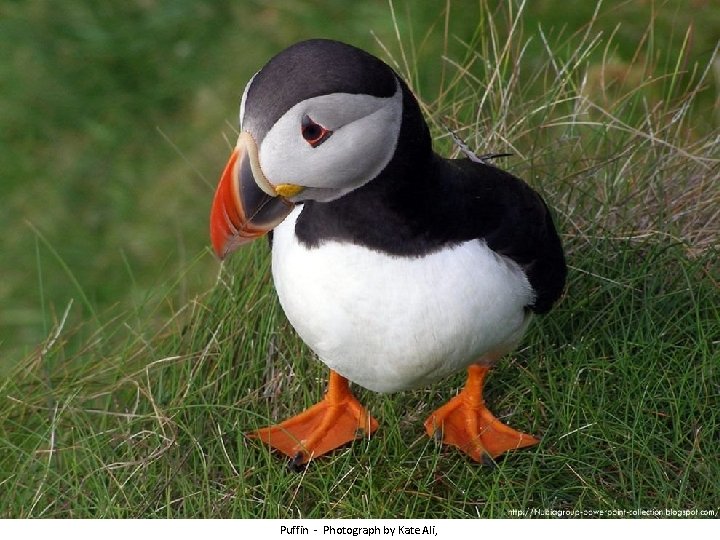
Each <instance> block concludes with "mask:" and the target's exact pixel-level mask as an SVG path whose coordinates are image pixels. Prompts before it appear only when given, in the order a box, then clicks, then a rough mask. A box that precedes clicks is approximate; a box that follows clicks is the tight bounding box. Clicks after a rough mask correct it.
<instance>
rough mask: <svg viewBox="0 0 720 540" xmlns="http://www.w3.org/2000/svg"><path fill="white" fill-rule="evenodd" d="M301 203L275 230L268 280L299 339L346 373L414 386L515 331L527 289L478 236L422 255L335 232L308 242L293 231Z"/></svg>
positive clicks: (522, 318) (365, 382) (512, 339)
mask: <svg viewBox="0 0 720 540" xmlns="http://www.w3.org/2000/svg"><path fill="white" fill-rule="evenodd" d="M300 210H301V208H300V207H298V208H296V209H295V210H294V211H293V213H292V214H291V215H290V216H288V218H287V219H286V220H285V221H284V222H283V223H282V224H281V225H280V226H279V227H277V228H276V229H275V232H274V236H273V250H272V272H273V278H274V280H275V287H276V289H277V292H278V296H279V298H280V303H281V305H282V307H283V309H284V311H285V314H286V315H287V317H288V319H289V321H290V323H291V324H292V325H293V326H294V327H295V329H296V330H297V332H298V334H300V337H301V338H302V339H303V341H305V342H306V343H307V344H308V345H309V346H310V348H312V349H313V351H315V353H316V354H317V355H318V356H319V357H320V359H321V360H322V361H323V362H324V363H325V364H327V366H328V367H330V368H331V369H334V370H335V371H337V372H338V373H340V374H341V375H343V376H345V377H347V378H348V379H350V380H351V381H353V382H355V383H357V384H359V385H361V386H364V387H365V388H369V389H370V390H374V391H377V392H392V391H395V390H403V389H408V388H416V387H419V386H422V385H426V384H429V383H432V382H434V381H436V380H438V379H440V378H442V377H445V376H447V375H450V374H452V373H454V372H456V371H458V370H461V369H463V368H465V367H467V366H468V365H470V364H471V363H473V362H475V361H477V360H478V359H480V358H481V357H483V358H485V359H496V358H499V357H500V356H501V355H503V354H505V353H506V352H509V351H510V350H512V349H513V348H514V347H515V345H516V344H517V342H518V341H519V340H520V338H521V337H522V334H523V333H524V331H525V328H526V327H527V323H528V321H529V317H528V316H527V315H526V312H525V310H524V306H526V305H528V304H529V303H531V302H532V299H533V292H532V288H531V287H530V284H529V283H528V280H527V278H526V276H525V274H524V273H523V272H522V271H521V270H520V268H519V267H518V266H517V265H516V264H515V263H514V262H512V261H510V260H509V259H506V258H504V257H501V256H499V255H497V254H496V253H494V252H493V251H492V250H490V249H489V248H488V247H487V246H486V245H485V244H484V243H483V242H480V241H470V242H466V243H463V244H460V245H458V246H456V247H454V248H448V249H444V250H441V251H439V252H436V253H431V254H429V255H426V256H423V257H397V256H391V255H387V254H384V253H380V252H377V251H374V250H370V249H367V248H364V247H361V246H356V245H353V244H350V243H341V242H334V241H331V242H325V243H323V244H322V245H320V246H319V247H317V248H312V249H307V248H306V247H304V246H303V245H301V244H300V243H299V242H298V241H297V238H296V236H295V221H296V219H297V216H298V214H299V212H300Z"/></svg>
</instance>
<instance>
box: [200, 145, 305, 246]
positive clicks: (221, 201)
mask: <svg viewBox="0 0 720 540" xmlns="http://www.w3.org/2000/svg"><path fill="white" fill-rule="evenodd" d="M278 187H280V186H278ZM280 191H282V190H280ZM294 206H295V205H294V203H292V202H290V201H289V200H287V199H286V198H285V197H282V196H279V193H278V191H276V190H275V188H274V187H273V186H272V184H270V182H268V180H267V179H266V178H265V176H264V175H263V173H262V169H260V163H259V161H258V151H257V145H256V144H255V141H254V140H253V138H252V136H251V135H250V134H249V133H247V132H243V133H241V134H240V137H239V138H238V142H237V146H236V147H235V150H233V152H232V154H231V155H230V159H229V160H228V162H227V165H226V166H225V170H224V171H223V173H222V176H221V177H220V183H219V184H218V187H217V190H216V191H215V198H214V200H213V203H212V208H211V210H210V239H211V241H212V246H213V249H214V250H215V253H216V254H217V256H218V257H219V258H221V259H224V258H225V257H226V256H227V255H228V254H229V253H231V252H232V251H234V250H236V249H237V248H239V247H240V246H242V245H244V244H247V243H248V242H251V241H252V240H254V239H256V238H259V237H261V236H263V235H265V234H266V233H267V232H268V231H270V230H272V229H274V228H275V227H277V226H278V225H279V224H280V223H281V222H282V221H283V220H284V219H285V218H286V217H287V215H288V214H289V213H290V212H291V211H292V209H293V207H294Z"/></svg>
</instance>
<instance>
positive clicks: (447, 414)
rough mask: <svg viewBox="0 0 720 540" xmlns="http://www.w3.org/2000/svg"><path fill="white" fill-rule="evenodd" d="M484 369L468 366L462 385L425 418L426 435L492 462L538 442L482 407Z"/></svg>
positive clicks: (476, 457) (478, 366) (484, 460)
mask: <svg viewBox="0 0 720 540" xmlns="http://www.w3.org/2000/svg"><path fill="white" fill-rule="evenodd" d="M488 371H489V368H487V367H486V366H482V365H473V366H470V367H469V368H468V379H467V383H466V384H465V387H464V388H463V389H462V390H461V391H460V393H459V394H458V395H457V396H455V397H454V398H452V399H451V400H450V401H448V402H447V403H446V404H445V405H443V406H442V407H440V408H439V409H438V410H436V411H435V412H433V413H432V414H431V415H430V417H429V418H428V419H427V420H426V421H425V431H426V432H427V434H428V435H430V436H431V437H437V438H439V439H440V440H441V441H442V442H443V443H445V444H449V445H452V446H456V447H458V448H459V449H460V450H462V451H463V452H465V453H466V454H468V455H469V456H470V457H471V458H472V459H474V460H475V461H477V462H480V463H492V461H493V459H494V458H496V457H497V456H499V455H500V454H502V453H504V452H507V451H508V450H515V449H517V448H524V447H527V446H532V445H534V444H537V443H538V442H540V441H539V440H538V439H536V438H535V437H533V436H532V435H528V434H526V433H521V432H520V431H516V430H514V429H513V428H511V427H510V426H507V425H505V424H503V423H502V422H501V421H500V420H498V419H497V418H495V416H493V414H492V413H491V412H490V411H489V410H488V409H487V407H485V402H484V401H483V398H482V388H483V383H484V380H485V375H487V372H488Z"/></svg>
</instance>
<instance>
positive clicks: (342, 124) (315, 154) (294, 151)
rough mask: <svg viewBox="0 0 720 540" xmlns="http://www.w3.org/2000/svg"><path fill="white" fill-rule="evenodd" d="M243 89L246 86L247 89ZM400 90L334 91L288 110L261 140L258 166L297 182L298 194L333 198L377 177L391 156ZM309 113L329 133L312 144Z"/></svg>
mask: <svg viewBox="0 0 720 540" xmlns="http://www.w3.org/2000/svg"><path fill="white" fill-rule="evenodd" d="M246 92H247V90H246ZM402 99H403V97H402V90H401V88H400V84H398V85H397V90H396V91H395V94H394V95H392V96H390V97H388V98H379V97H374V96H369V95H364V94H346V93H335V94H328V95H324V96H318V97H314V98H310V99H306V100H304V101H301V102H300V103H298V104H296V105H295V106H293V107H292V108H291V109H290V110H288V111H287V112H286V113H285V114H284V115H283V116H281V117H280V119H279V120H278V121H277V122H276V123H275V125H274V126H273V127H272V128H271V129H270V131H269V132H268V133H267V135H266V136H265V139H264V140H263V141H262V143H261V145H260V149H259V150H260V151H259V156H260V166H261V168H262V170H263V172H264V173H265V176H266V177H267V178H268V179H269V180H270V182H272V183H273V184H275V185H278V184H296V185H300V186H304V187H306V188H309V189H306V190H305V191H304V192H303V193H302V198H305V199H307V198H311V199H315V200H320V201H328V200H332V199H336V198H338V197H340V196H342V195H344V194H345V193H348V192H350V191H352V190H354V189H357V188H358V187H360V186H362V185H363V184H365V183H367V182H369V181H370V180H372V179H373V178H375V177H376V176H377V175H378V174H380V172H381V171H382V170H383V169H384V168H385V166H386V165H387V164H388V162H389V161H390V159H391V158H392V156H393V154H394V152H395V147H396V146H397V141H398V135H399V133H400V125H401V123H402ZM306 115H307V116H308V117H310V118H311V119H312V120H313V121H314V122H316V123H318V124H320V125H321V126H322V127H324V128H325V129H328V130H330V131H332V135H331V136H330V137H328V138H327V140H325V141H324V142H323V143H322V144H320V145H318V146H316V147H313V146H311V145H310V144H308V142H307V141H306V140H305V139H304V138H303V136H302V130H301V127H302V119H303V117H305V116H306Z"/></svg>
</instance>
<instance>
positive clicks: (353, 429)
mask: <svg viewBox="0 0 720 540" xmlns="http://www.w3.org/2000/svg"><path fill="white" fill-rule="evenodd" d="M377 428H378V423H377V421H376V420H375V419H374V418H373V417H372V416H370V415H369V414H368V412H367V410H366V409H365V408H364V407H363V406H362V405H361V404H360V402H359V401H358V400H357V399H356V398H355V396H354V395H353V394H352V392H351V391H350V385H349V383H348V380H347V379H346V378H345V377H343V376H341V375H339V374H338V373H336V372H335V371H332V370H331V371H330V381H329V383H328V389H327V392H326V394H325V397H324V398H323V400H322V401H321V402H320V403H317V404H316V405H313V406H312V407H310V408H309V409H307V410H305V411H303V412H301V413H300V414H298V415H297V416H293V417H292V418H289V419H288V420H285V421H284V422H282V423H280V424H277V425H275V426H269V427H266V428H263V429H259V430H258V431H254V432H252V433H249V434H248V436H249V437H252V438H257V439H260V440H261V441H263V442H265V443H267V444H269V445H270V446H272V447H273V448H275V449H277V450H280V451H281V452H282V453H283V454H285V455H287V456H289V457H290V458H291V459H292V465H293V466H299V465H303V464H305V463H307V462H308V461H310V460H311V459H312V458H316V457H318V456H321V455H323V454H326V453H328V452H330V451H331V450H334V449H335V448H338V447H340V446H342V445H344V444H346V443H348V442H350V441H352V440H353V439H355V438H356V436H357V433H358V430H364V431H365V432H366V433H367V434H368V435H370V434H371V433H373V432H374V431H375V430H376V429H377Z"/></svg>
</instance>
